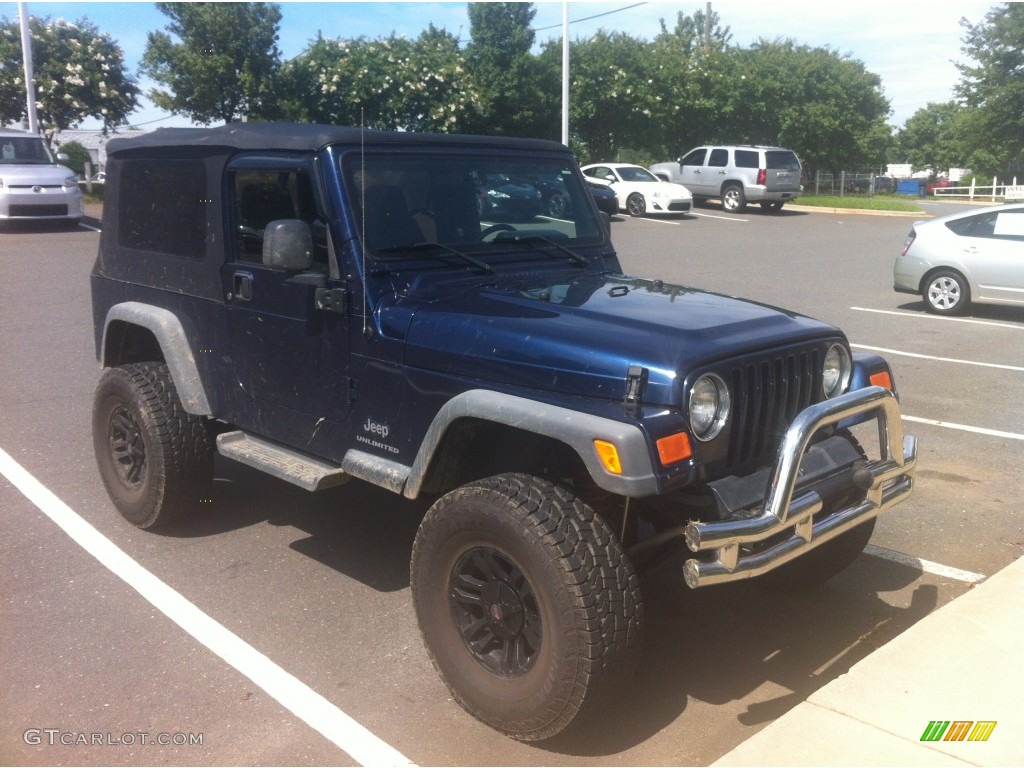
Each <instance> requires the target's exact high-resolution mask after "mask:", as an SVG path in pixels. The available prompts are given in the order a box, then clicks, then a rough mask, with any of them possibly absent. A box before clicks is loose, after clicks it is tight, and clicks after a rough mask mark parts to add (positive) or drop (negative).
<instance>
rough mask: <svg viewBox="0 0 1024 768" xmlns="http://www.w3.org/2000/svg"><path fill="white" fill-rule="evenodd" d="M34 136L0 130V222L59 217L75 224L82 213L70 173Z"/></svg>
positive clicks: (60, 157)
mask: <svg viewBox="0 0 1024 768" xmlns="http://www.w3.org/2000/svg"><path fill="white" fill-rule="evenodd" d="M67 159H68V156H67V155H64V154H60V155H56V156H54V154H53V153H52V152H51V151H50V148H49V147H48V146H47V145H46V142H45V141H43V137H42V136H38V135H36V134H33V133H28V132H26V131H15V130H8V129H0V221H10V220H15V219H23V220H31V221H38V220H62V221H66V222H68V223H69V224H72V225H74V224H77V223H78V221H79V219H81V218H82V216H83V215H84V214H85V209H84V208H83V202H82V200H83V198H82V190H80V189H79V188H78V179H77V178H76V176H75V174H74V172H73V171H72V170H71V169H70V168H67V167H66V166H63V165H60V164H59V162H58V161H61V160H63V161H66V160H67Z"/></svg>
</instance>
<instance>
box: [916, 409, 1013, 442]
mask: <svg viewBox="0 0 1024 768" xmlns="http://www.w3.org/2000/svg"><path fill="white" fill-rule="evenodd" d="M903 420H904V421H912V422H914V423H915V424H930V425H931V426H933V427H945V428H946V429H958V430H960V431H961V432H974V433H975V434H978V435H988V436H989V437H1005V438H1007V439H1008V440H1024V435H1020V434H1017V433H1016V432H1003V431H1001V430H998V429H986V428H985V427H970V426H968V425H966V424H954V423H953V422H951V421H939V420H937V419H922V418H921V417H920V416H907V415H906V414H903Z"/></svg>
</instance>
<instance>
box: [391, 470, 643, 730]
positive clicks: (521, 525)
mask: <svg viewBox="0 0 1024 768" xmlns="http://www.w3.org/2000/svg"><path fill="white" fill-rule="evenodd" d="M411 582H412V596H413V605H414V607H415V609H416V615H417V618H418V620H419V625H420V631H421V633H422V635H423V640H424V643H425V644H426V647H427V651H428V653H429V655H430V659H431V661H432V662H433V664H434V667H435V668H436V669H437V671H438V673H439V674H440V675H441V677H442V678H443V680H444V681H445V683H446V685H447V686H448V688H449V689H450V691H451V693H452V695H453V696H454V698H455V699H456V701H458V702H459V704H461V705H462V706H463V707H464V708H465V709H466V710H467V711H468V712H469V713H471V714H472V715H474V716H475V717H477V718H478V719H480V720H481V721H483V722H484V723H487V724H488V725H490V726H491V727H493V728H495V729H497V730H499V731H501V732H503V733H505V734H507V735H508V736H511V737H512V738H515V739H519V740H521V741H536V740H540V739H546V738H551V737H552V736H555V735H556V734H558V733H560V732H561V731H562V730H564V729H565V728H566V727H567V726H568V725H569V724H570V723H571V722H572V721H573V719H574V718H575V717H576V716H577V715H578V714H579V712H580V710H581V708H583V707H584V705H585V704H588V703H591V702H593V701H595V700H600V699H603V697H604V696H603V695H604V694H606V693H607V692H608V691H612V690H616V689H617V687H618V686H621V685H623V684H624V683H625V682H627V681H628V678H629V676H630V675H631V674H632V672H633V670H634V669H635V664H636V661H637V659H638V651H639V647H640V643H641V639H642V632H643V606H642V603H641V597H640V587H639V581H638V578H637V576H636V573H635V572H634V570H633V566H632V564H631V563H630V562H629V560H628V559H627V557H626V555H625V554H624V552H623V550H622V547H621V545H620V544H619V542H618V540H617V539H616V538H615V535H614V534H613V533H612V531H611V529H610V528H609V527H608V525H607V524H606V523H605V522H604V521H603V520H602V519H601V518H600V517H598V516H597V515H596V514H595V513H594V512H593V510H591V509H590V507H588V506H587V505H586V504H585V503H583V501H582V500H581V499H579V498H578V497H576V496H575V495H573V494H572V493H571V492H570V491H569V490H567V489H566V488H564V487H562V486H560V485H557V484H555V483H552V482H548V481H546V480H542V479H540V478H537V477H534V476H531V475H522V474H506V475H498V476H495V477H490V478H486V479H484V480H479V481H476V482H473V483H470V484H468V485H466V486H463V487H461V488H458V489H456V490H454V491H452V492H451V493H449V494H447V495H446V496H444V497H443V498H441V499H440V500H439V501H438V502H437V503H435V504H434V506H433V507H431V509H430V511H429V512H428V513H427V515H426V517H425V518H424V520H423V523H422V524H421V526H420V530H419V533H418V534H417V536H416V542H415V545H414V547H413V554H412V565H411Z"/></svg>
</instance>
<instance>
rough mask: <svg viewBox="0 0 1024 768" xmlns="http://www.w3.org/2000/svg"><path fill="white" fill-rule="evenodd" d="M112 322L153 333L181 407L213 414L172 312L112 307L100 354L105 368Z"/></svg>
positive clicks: (130, 305)
mask: <svg viewBox="0 0 1024 768" xmlns="http://www.w3.org/2000/svg"><path fill="white" fill-rule="evenodd" d="M113 322H123V323H127V324H128V325H138V326H140V327H142V328H146V329H147V330H149V331H151V332H152V333H153V335H154V336H155V337H156V340H157V343H158V344H159V345H160V349H161V350H162V351H163V354H164V360H166V361H167V368H168V370H169V371H170V373H171V379H172V380H173V381H174V386H175V387H176V388H177V390H178V398H179V399H180V400H181V404H182V406H183V407H184V408H185V410H186V411H187V412H188V413H191V414H193V415H196V416H210V415H211V414H212V411H211V409H210V401H209V400H208V399H207V397H206V390H204V389H203V381H202V379H201V378H200V377H199V368H198V367H197V366H196V358H195V355H194V354H193V353H192V345H191V344H190V343H189V340H188V339H189V337H188V334H187V333H185V328H184V326H183V325H182V322H181V319H180V318H179V317H178V316H177V315H175V314H174V313H173V312H171V311H170V310H167V309H162V308H160V307H154V306H151V305H149V304H142V303H140V302H137V301H126V302H123V303H121V304H115V305H114V306H112V307H111V308H110V310H109V311H108V312H107V318H106V320H105V321H104V324H103V346H102V348H101V351H100V361H101V363H102V364H103V365H106V362H107V339H108V338H109V336H108V332H109V329H110V324H111V323H113ZM193 335H194V334H193Z"/></svg>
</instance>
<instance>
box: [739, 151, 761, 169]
mask: <svg viewBox="0 0 1024 768" xmlns="http://www.w3.org/2000/svg"><path fill="white" fill-rule="evenodd" d="M757 160H758V157H757V152H756V151H754V150H752V149H737V150H736V167H737V168H757V167H759V166H758V162H757Z"/></svg>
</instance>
